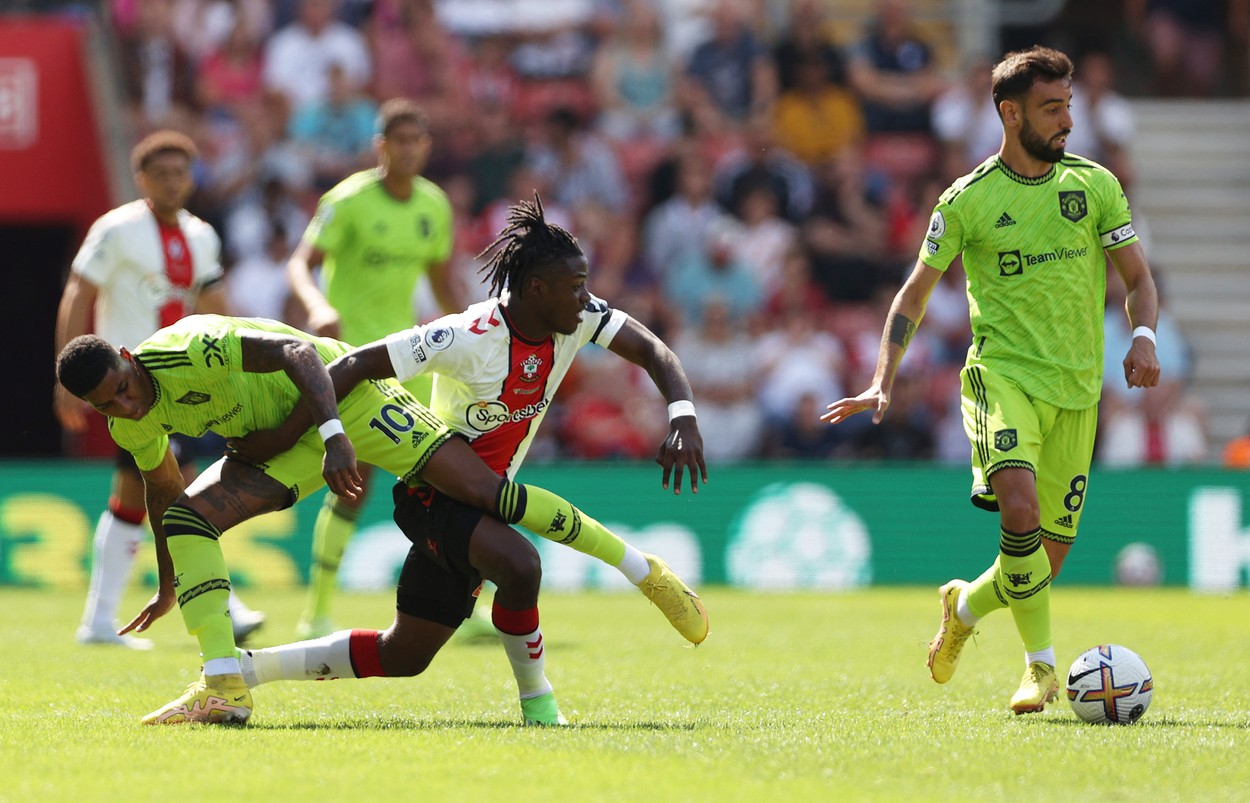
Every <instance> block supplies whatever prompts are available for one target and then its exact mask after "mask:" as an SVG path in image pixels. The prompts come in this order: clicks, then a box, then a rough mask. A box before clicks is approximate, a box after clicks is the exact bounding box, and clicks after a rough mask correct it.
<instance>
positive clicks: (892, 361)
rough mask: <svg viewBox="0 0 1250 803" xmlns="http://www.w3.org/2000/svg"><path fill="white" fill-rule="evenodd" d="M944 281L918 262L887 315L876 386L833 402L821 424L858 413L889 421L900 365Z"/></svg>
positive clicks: (937, 273) (895, 297)
mask: <svg viewBox="0 0 1250 803" xmlns="http://www.w3.org/2000/svg"><path fill="white" fill-rule="evenodd" d="M941 278H942V272H941V271H939V270H937V269H935V268H931V267H929V266H928V265H926V264H925V263H924V262H922V261H920V260H916V267H915V268H914V269H913V270H912V272H911V275H910V276H908V277H907V281H906V282H904V283H903V286H902V287H901V288H900V289H899V291H898V294H897V295H895V296H894V303H893V304H891V305H890V312H889V314H888V315H887V316H886V319H885V331H884V332H882V334H881V349H880V350H879V351H878V352H877V370H876V373H875V374H873V378H872V384H871V385H870V386H869V387H868V389H867V390H865V391H864V392H863V393H860V394H859V395H858V396H850V397H848V398H845V399H838V400H837V401H835V402H830V403H829V405H828V407H827V408H826V412H825V414H824V415H822V416H821V417H820V420H821V421H827V422H829V423H830V424H837V423H839V422H841V421H845V420H846V419H848V418H850V417H851V416H853V415H855V414H856V413H859V412H863V411H864V410H872V411H873V413H872V423H874V424H880V423H881V419H883V418H885V411H886V410H887V409H889V407H890V391H891V390H892V389H893V387H894V376H895V374H897V373H898V366H899V363H901V362H902V361H903V354H904V353H906V351H907V346H908V345H909V344H910V343H911V339H912V336H913V335H915V334H916V327H918V326H919V325H920V319H921V318H923V317H924V311H925V307H926V306H928V304H929V296H930V295H931V294H932V293H933V288H934V287H937V283H938V281H939V280H940V279H941Z"/></svg>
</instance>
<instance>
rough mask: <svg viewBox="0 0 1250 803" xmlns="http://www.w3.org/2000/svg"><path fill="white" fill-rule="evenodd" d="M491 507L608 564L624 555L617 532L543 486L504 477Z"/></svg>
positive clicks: (616, 561)
mask: <svg viewBox="0 0 1250 803" xmlns="http://www.w3.org/2000/svg"><path fill="white" fill-rule="evenodd" d="M495 508H496V510H497V511H498V512H499V515H500V517H501V518H502V519H503V520H504V521H506V522H508V523H509V524H520V525H521V526H522V527H524V528H525V529H527V530H529V531H530V532H532V533H534V534H535V535H539V536H542V537H543V538H546V539H547V540H548V541H555V542H556V543H558V544H564V545H565V546H569V547H572V548H573V549H575V550H577V551H578V552H581V553H583V554H585V555H590V556H591V557H592V558H598V559H599V560H601V561H603V562H604V563H606V564H608V565H609V566H616V565H617V564H619V563H620V562H621V561H622V560H624V559H625V542H624V541H622V540H621V539H620V536H618V535H616V533H614V532H612V531H611V530H609V529H608V528H607V527H604V526H603V525H602V524H600V523H599V522H597V521H595V520H594V519H593V518H591V517H590V516H587V515H586V514H585V513H583V512H581V511H580V510H578V509H577V508H576V507H574V506H573V504H572V503H571V502H569V501H568V500H566V499H564V498H562V497H559V496H556V495H555V494H553V493H552V492H551V491H548V490H546V489H545V488H539V487H538V486H537V485H523V484H521V483H516V482H512V481H510V480H504V481H503V482H502V483H500V485H499V493H498V495H496V497H495Z"/></svg>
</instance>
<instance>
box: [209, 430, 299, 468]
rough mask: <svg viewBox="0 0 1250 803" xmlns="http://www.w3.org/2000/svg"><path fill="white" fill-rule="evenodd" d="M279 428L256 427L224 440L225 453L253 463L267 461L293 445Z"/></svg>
mask: <svg viewBox="0 0 1250 803" xmlns="http://www.w3.org/2000/svg"><path fill="white" fill-rule="evenodd" d="M288 440H289V439H288V438H287V437H286V436H285V435H284V434H283V432H282V430H280V429H258V430H255V431H253V432H249V433H248V434H246V435H242V436H240V437H238V438H228V439H227V440H226V454H227V455H228V456H230V457H237V458H239V459H240V460H244V461H246V462H248V463H252V464H254V465H260V464H262V463H268V462H269V461H270V460H272V459H273V458H275V457H277V456H278V455H280V454H282V453H283V452H285V451H286V450H287V449H290V448H291V447H292V446H294V445H295V444H294V443H289V442H288Z"/></svg>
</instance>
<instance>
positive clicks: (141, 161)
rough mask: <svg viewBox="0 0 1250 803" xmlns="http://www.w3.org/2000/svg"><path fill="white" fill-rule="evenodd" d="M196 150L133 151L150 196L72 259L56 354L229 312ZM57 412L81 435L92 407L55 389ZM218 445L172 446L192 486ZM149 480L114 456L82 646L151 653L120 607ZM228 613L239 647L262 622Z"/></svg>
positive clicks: (151, 146)
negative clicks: (121, 618)
mask: <svg viewBox="0 0 1250 803" xmlns="http://www.w3.org/2000/svg"><path fill="white" fill-rule="evenodd" d="M196 155H197V150H196V147H195V144H194V143H193V142H192V141H191V140H190V139H189V138H187V137H186V136H184V135H182V134H179V133H177V132H174V131H157V132H155V133H153V134H151V135H149V136H147V137H146V138H144V139H143V140H142V141H141V142H139V143H138V144H137V145H136V146H135V148H134V150H133V151H132V152H131V165H132V167H133V168H134V171H135V172H134V178H135V183H136V184H137V185H138V187H139V191H140V192H141V193H142V195H143V197H142V198H140V199H139V200H137V201H131V202H130V203H127V204H124V205H122V206H119V207H118V208H116V209H113V210H112V211H110V212H108V213H106V214H105V215H103V216H102V217H100V218H99V219H98V220H96V222H95V223H94V224H92V226H91V229H90V230H89V231H88V232H87V237H86V239H85V240H84V241H83V243H82V246H81V248H79V251H78V254H77V256H76V257H75V258H74V262H73V265H72V267H71V272H70V276H69V280H68V281H67V282H66V284H65V290H64V293H63V295H62V296H61V302H60V307H59V309H58V312H57V322H56V348H57V352H58V353H59V352H60V350H61V349H62V348H64V347H65V344H67V343H68V342H69V341H70V340H72V339H73V338H75V337H77V336H78V335H81V334H86V333H87V332H91V331H94V332H96V333H97V334H99V335H100V336H101V337H103V338H104V339H105V340H107V341H108V342H110V343H113V344H115V345H119V346H129V347H132V348H133V347H134V346H137V345H139V343H141V342H142V341H143V340H145V339H146V338H147V337H148V336H149V335H151V334H152V333H153V332H155V331H156V330H157V329H159V328H161V327H163V326H168V325H169V324H171V323H173V322H174V321H177V320H178V319H180V318H182V317H184V316H186V315H189V314H191V313H192V312H216V313H224V312H225V311H226V299H225V293H224V290H223V288H222V285H221V283H220V280H221V278H222V268H221V264H220V261H219V257H220V251H221V241H220V239H219V238H218V236H217V233H216V232H215V231H214V230H213V228H212V227H211V226H210V225H208V224H207V223H205V222H204V221H203V220H200V219H199V218H198V217H196V216H194V215H192V214H191V213H190V212H188V211H186V210H185V209H184V208H183V205H184V204H185V203H186V202H187V199H188V198H189V197H190V196H191V193H192V191H193V190H194V189H195V183H194V180H193V178H192V175H191V166H192V163H193V162H194V160H195V158H196ZM54 407H55V410H56V415H57V418H58V419H59V420H60V422H61V426H62V427H64V428H65V430H66V431H68V432H73V433H81V432H84V431H85V430H86V428H87V414H88V411H89V410H90V409H91V407H90V405H88V404H86V403H85V402H83V401H82V400H81V399H78V398H75V397H74V396H73V395H71V394H70V393H68V392H66V390H65V388H64V387H62V386H61V385H59V384H58V385H57V386H56V390H55V396H54ZM221 445H222V444H221V441H220V440H215V439H213V438H211V437H210V438H206V439H194V438H188V437H186V436H178V437H177V438H175V439H174V440H173V442H172V444H171V446H172V448H173V450H174V455H175V457H176V458H177V460H178V464H179V466H180V467H181V468H182V471H183V473H184V476H185V477H186V479H187V481H190V478H191V477H193V476H194V474H195V471H194V465H193V464H194V461H195V459H196V458H197V457H207V456H209V455H213V456H214V457H215V456H217V455H220V453H221ZM145 513H146V511H145V508H144V502H143V480H142V478H141V477H140V475H139V470H138V469H137V468H136V467H135V462H134V459H133V458H132V457H131V456H130V454H129V453H128V452H126V451H124V450H120V449H119V450H118V451H117V467H116V470H115V471H114V472H113V485H112V491H111V493H110V496H109V502H108V507H107V509H106V510H105V511H104V512H103V513H101V514H100V520H99V523H98V524H97V526H96V531H95V537H94V538H93V540H92V551H91V582H90V586H89V588H88V590H87V604H86V607H85V608H84V610H83V617H82V623H81V625H80V626H79V628H78V634H77V636H78V641H79V642H81V643H83V644H119V645H123V646H127V647H131V648H133V649H149V648H150V647H151V646H152V642H151V641H149V640H148V639H141V638H136V637H134V636H130V635H118V634H117V632H116V631H117V622H116V621H115V619H116V614H117V606H118V604H119V603H120V602H121V596H122V593H123V592H124V591H125V589H126V584H127V582H128V581H129V578H130V571H131V567H132V566H133V565H134V556H135V551H136V550H137V549H138V547H139V542H140V541H142V540H143V539H144V536H145V534H146V529H145V528H144V526H143V519H144V516H145ZM230 610H231V615H232V618H233V619H234V624H235V637H236V638H237V639H239V640H242V639H244V638H246V636H247V635H248V634H249V633H251V632H252V631H254V630H255V629H256V628H258V627H260V625H261V624H262V623H263V622H264V618H265V617H264V614H261V613H259V612H257V611H251V610H248V608H247V607H246V606H245V605H243V604H242V603H241V602H240V601H239V600H238V598H237V597H234V596H233V595H232V599H231V604H230Z"/></svg>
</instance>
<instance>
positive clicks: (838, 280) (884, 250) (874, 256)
mask: <svg viewBox="0 0 1250 803" xmlns="http://www.w3.org/2000/svg"><path fill="white" fill-rule="evenodd" d="M820 179H821V181H820V192H819V194H818V195H817V197H816V203H815V207H814V208H813V209H812V214H811V215H810V217H808V218H807V219H806V220H805V221H804V222H803V224H802V239H803V244H804V246H805V247H806V248H807V249H808V250H809V252H810V253H811V257H812V276H813V278H815V280H816V282H817V284H819V285H820V286H821V287H822V288H824V291H825V294H826V295H828V297H829V298H830V299H831V300H833V301H835V302H841V301H850V302H863V301H867V300H868V299H870V298H872V296H873V293H874V291H875V290H876V289H877V288H878V287H879V286H881V284H882V283H883V282H888V281H891V280H893V279H895V278H897V277H896V276H895V273H896V272H897V266H896V265H895V264H894V263H893V262H892V261H891V260H890V258H889V240H888V238H889V229H888V227H887V223H886V218H885V197H884V193H885V189H884V187H885V185H884V184H883V182H882V181H881V180H880V178H879V177H878V176H877V175H876V174H875V173H873V172H872V170H871V168H870V166H869V165H867V164H865V161H864V159H863V156H862V150H861V149H855V150H853V151H848V152H846V153H843V154H842V156H840V157H839V158H837V159H833V160H830V161H829V162H827V163H825V164H824V165H823V166H822V168H821V171H820Z"/></svg>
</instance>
